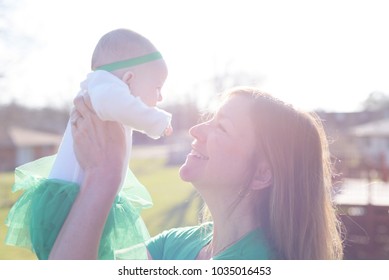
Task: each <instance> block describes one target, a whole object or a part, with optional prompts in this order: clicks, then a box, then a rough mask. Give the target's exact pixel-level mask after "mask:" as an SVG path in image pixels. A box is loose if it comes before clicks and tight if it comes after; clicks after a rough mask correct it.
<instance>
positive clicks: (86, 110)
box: [70, 94, 127, 185]
mask: <svg viewBox="0 0 389 280" xmlns="http://www.w3.org/2000/svg"><path fill="white" fill-rule="evenodd" d="M74 105H75V108H74V109H73V111H72V113H71V116H70V119H71V123H72V134H73V141H74V150H75V154H76V157H77V160H78V162H79V163H80V166H81V168H82V169H83V170H84V172H85V175H86V176H88V175H89V174H93V176H100V177H101V178H102V179H105V178H106V177H109V178H107V179H109V180H115V181H114V182H112V184H113V185H115V184H120V180H121V178H122V175H123V174H122V173H123V170H124V165H125V164H127V163H126V162H125V161H126V139H125V131H124V128H123V126H122V125H120V124H119V123H116V122H110V121H102V120H100V119H99V118H98V116H97V115H96V113H95V112H94V110H93V108H92V104H91V100H90V97H89V95H88V94H82V95H79V96H77V97H76V98H75V100H74ZM117 180H119V181H118V182H116V181H117Z"/></svg>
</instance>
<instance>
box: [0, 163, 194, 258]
mask: <svg viewBox="0 0 389 280" xmlns="http://www.w3.org/2000/svg"><path fill="white" fill-rule="evenodd" d="M164 162H165V161H164V159H162V158H161V159H139V160H133V161H132V163H131V170H132V171H133V172H134V173H135V175H136V176H137V178H138V179H139V181H140V182H141V183H143V184H144V185H145V186H146V187H147V189H148V190H149V192H150V194H151V197H152V199H153V202H154V206H153V207H152V208H150V209H146V210H144V211H143V212H142V217H143V219H144V221H145V223H146V225H147V227H148V229H149V231H150V234H151V235H152V236H153V235H155V234H158V233H160V232H162V231H163V230H166V229H169V228H172V227H177V226H186V225H194V224H196V223H197V221H198V212H199V206H198V205H199V204H200V199H199V198H198V197H196V196H193V195H194V191H193V187H192V186H191V185H190V184H189V183H185V182H183V181H182V180H181V179H180V178H179V174H178V169H179V167H176V166H173V167H166V166H165V165H164ZM13 182H14V178H13V173H0V260H1V259H3V260H4V259H9V260H18V259H19V260H22V259H23V260H31V259H36V257H35V255H34V254H33V253H32V252H30V251H29V250H27V249H22V248H17V247H13V246H8V245H5V244H4V239H5V235H6V231H7V227H6V226H5V225H4V221H5V219H6V217H7V214H8V211H9V209H10V207H11V205H12V204H13V203H14V202H15V201H16V200H17V198H18V196H19V195H20V194H21V192H17V193H12V192H11V187H12V184H13ZM193 197H195V198H194V199H193ZM192 200H194V202H195V203H189V202H190V201H192Z"/></svg>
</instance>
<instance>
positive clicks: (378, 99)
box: [363, 91, 389, 111]
mask: <svg viewBox="0 0 389 280" xmlns="http://www.w3.org/2000/svg"><path fill="white" fill-rule="evenodd" d="M363 107H364V109H365V110H367V111H379V110H384V109H389V94H387V93H384V92H382V91H373V92H372V93H370V95H369V96H368V98H367V99H366V100H365V101H364V102H363Z"/></svg>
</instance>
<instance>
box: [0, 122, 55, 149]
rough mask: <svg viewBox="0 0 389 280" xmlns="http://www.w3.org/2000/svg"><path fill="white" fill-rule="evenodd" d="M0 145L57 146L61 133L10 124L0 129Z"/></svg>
mask: <svg viewBox="0 0 389 280" xmlns="http://www.w3.org/2000/svg"><path fill="white" fill-rule="evenodd" d="M1 134H2V135H1V136H0V146H3V147H4V146H17V147H34V146H52V145H55V146H58V145H59V144H60V143H61V140H62V135H58V134H53V133H48V132H42V131H38V130H32V129H26V128H21V127H15V126H11V127H8V128H4V129H2V133H1Z"/></svg>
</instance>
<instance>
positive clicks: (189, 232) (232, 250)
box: [147, 223, 275, 260]
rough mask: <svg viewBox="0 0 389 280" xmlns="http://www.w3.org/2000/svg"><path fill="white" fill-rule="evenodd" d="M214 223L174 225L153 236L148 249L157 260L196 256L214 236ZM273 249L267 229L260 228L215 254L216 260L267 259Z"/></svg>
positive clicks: (271, 256)
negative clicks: (176, 226)
mask: <svg viewBox="0 0 389 280" xmlns="http://www.w3.org/2000/svg"><path fill="white" fill-rule="evenodd" d="M212 230H213V224H212V223H207V224H203V225H199V226H192V227H184V228H173V229H170V230H167V231H164V232H162V233H161V234H159V235H157V236H155V237H153V238H152V239H151V240H150V241H149V242H148V243H147V249H148V250H149V253H150V255H151V257H152V258H153V259H154V260H195V259H196V257H197V255H198V254H199V252H200V250H201V249H202V248H203V247H204V246H205V245H207V244H208V243H209V242H210V241H211V240H212ZM274 256H275V254H274V252H273V250H272V249H271V247H270V244H269V242H268V240H267V238H266V237H265V234H264V232H263V231H262V230H261V229H260V228H257V229H255V230H253V231H251V232H249V233H248V234H246V235H245V236H243V237H242V238H241V239H240V240H238V241H237V242H236V243H234V244H233V245H231V246H230V247H228V248H227V249H225V250H224V251H222V252H221V253H219V254H218V255H216V256H214V257H213V259H214V260H267V259H274Z"/></svg>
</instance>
